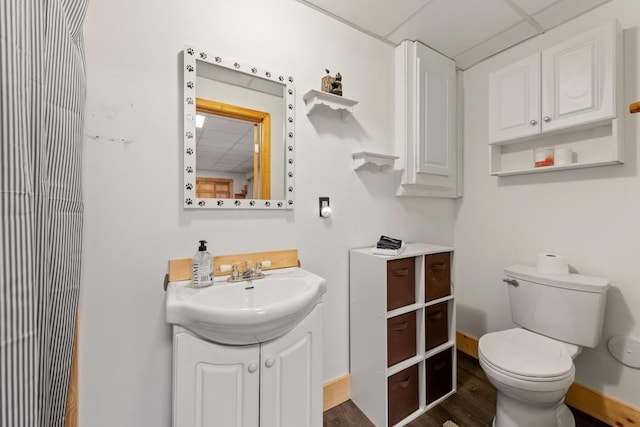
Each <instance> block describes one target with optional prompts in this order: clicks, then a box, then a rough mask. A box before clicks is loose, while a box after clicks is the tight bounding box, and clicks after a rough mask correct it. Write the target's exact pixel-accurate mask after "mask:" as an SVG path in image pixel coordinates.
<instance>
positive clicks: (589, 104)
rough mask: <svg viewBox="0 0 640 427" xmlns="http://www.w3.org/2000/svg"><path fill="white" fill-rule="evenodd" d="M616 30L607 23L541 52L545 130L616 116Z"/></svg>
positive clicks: (543, 126) (543, 125)
mask: <svg viewBox="0 0 640 427" xmlns="http://www.w3.org/2000/svg"><path fill="white" fill-rule="evenodd" d="M615 37H616V34H615V31H614V28H613V26H612V25H605V26H602V27H598V28H596V29H594V30H591V31H588V32H586V33H583V34H581V35H579V36H577V37H574V38H572V39H571V40H568V41H566V42H564V43H560V44H558V45H555V46H553V47H551V48H549V49H545V50H543V51H542V130H543V131H549V130H554V129H561V128H566V127H570V126H575V125H577V124H584V123H589V122H595V121H599V120H603V119H609V118H612V117H615V109H614V105H615V100H614V94H615V91H614V72H615V70H614V53H615V52H614V46H615Z"/></svg>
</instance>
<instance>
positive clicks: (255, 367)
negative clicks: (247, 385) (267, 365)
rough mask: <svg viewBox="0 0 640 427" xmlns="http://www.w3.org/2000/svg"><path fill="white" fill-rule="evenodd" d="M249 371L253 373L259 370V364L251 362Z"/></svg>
mask: <svg viewBox="0 0 640 427" xmlns="http://www.w3.org/2000/svg"><path fill="white" fill-rule="evenodd" d="M248 370H249V373H251V374H253V373H254V372H255V371H257V370H258V364H257V363H256V362H251V363H249V368H248Z"/></svg>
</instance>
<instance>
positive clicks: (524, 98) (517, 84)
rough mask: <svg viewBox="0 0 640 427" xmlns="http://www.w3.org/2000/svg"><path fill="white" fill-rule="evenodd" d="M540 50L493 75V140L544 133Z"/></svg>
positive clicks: (490, 120) (491, 139)
mask: <svg viewBox="0 0 640 427" xmlns="http://www.w3.org/2000/svg"><path fill="white" fill-rule="evenodd" d="M540 129H541V128H540V54H539V53H536V54H534V55H531V56H529V57H527V58H525V59H523V60H521V61H518V62H516V63H514V64H511V65H509V66H507V67H505V68H502V69H500V70H497V71H495V72H493V73H492V74H491V75H490V76H489V142H499V141H506V140H509V139H516V138H522V137H526V136H531V135H536V134H538V133H540Z"/></svg>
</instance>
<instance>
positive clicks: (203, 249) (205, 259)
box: [191, 240, 213, 288]
mask: <svg viewBox="0 0 640 427" xmlns="http://www.w3.org/2000/svg"><path fill="white" fill-rule="evenodd" d="M212 266H213V256H211V254H210V253H209V252H207V241H206V240H200V247H198V252H196V254H195V255H194V256H193V258H192V260H191V270H192V272H193V274H192V278H191V279H192V285H193V287H194V288H204V287H205V286H210V285H212V284H213V276H212V272H213V270H212Z"/></svg>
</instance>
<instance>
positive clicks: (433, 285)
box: [349, 243, 457, 427]
mask: <svg viewBox="0 0 640 427" xmlns="http://www.w3.org/2000/svg"><path fill="white" fill-rule="evenodd" d="M452 259H453V248H450V247H444V246H436V245H428V244H422V243H409V244H407V247H406V249H405V250H404V252H402V253H401V254H399V255H397V256H380V255H374V254H372V253H371V252H370V248H362V249H353V250H351V251H350V253H349V296H350V300H349V307H350V311H349V326H350V330H349V331H350V334H349V336H350V369H351V400H352V401H353V402H354V403H355V404H356V405H357V406H358V408H360V410H362V412H364V414H365V415H366V416H367V417H368V418H369V419H370V420H371V421H372V422H373V423H374V424H375V425H376V426H378V427H384V426H389V427H391V426H402V425H405V424H407V423H409V422H411V421H412V420H414V419H416V418H417V417H419V416H420V415H421V414H423V413H424V412H425V411H427V410H429V409H430V408H432V407H433V406H435V405H437V404H438V403H440V402H442V401H443V400H444V399H446V398H447V397H449V396H451V395H452V394H453V393H455V390H456V366H457V365H456V342H455V331H456V326H455V317H456V311H455V310H456V306H455V293H454V284H453V281H452V280H451V271H452V270H451V265H452V263H451V262H452Z"/></svg>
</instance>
